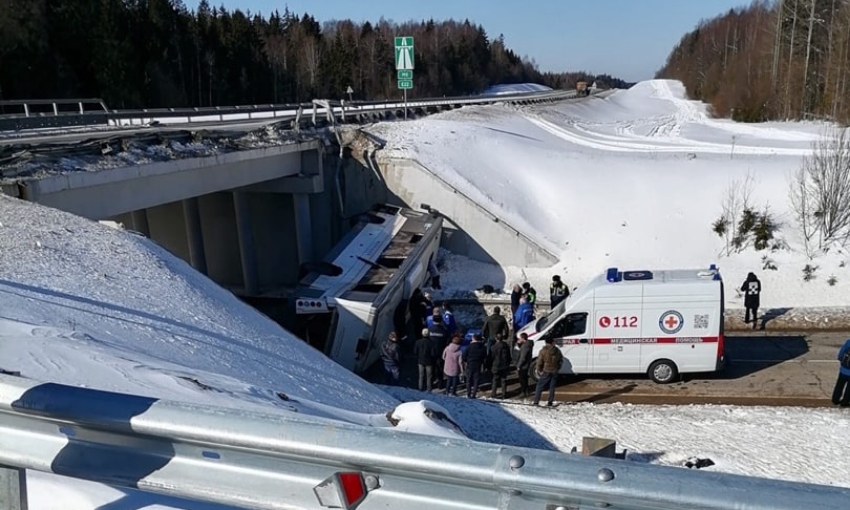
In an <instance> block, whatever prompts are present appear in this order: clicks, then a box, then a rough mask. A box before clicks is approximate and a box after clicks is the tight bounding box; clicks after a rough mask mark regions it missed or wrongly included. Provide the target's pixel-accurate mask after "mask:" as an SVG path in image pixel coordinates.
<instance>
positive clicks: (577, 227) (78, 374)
mask: <svg viewBox="0 0 850 510" xmlns="http://www.w3.org/2000/svg"><path fill="white" fill-rule="evenodd" d="M681 94H682V91H681V89H680V88H677V85H676V84H675V83H669V82H649V83H643V84H640V85H639V86H638V87H636V88H635V89H632V90H629V91H622V92H617V93H615V94H613V95H611V96H610V97H609V98H607V99H590V100H587V101H582V102H581V103H563V104H559V105H550V106H548V107H545V108H543V107H540V108H534V109H524V110H518V109H508V108H504V107H487V108H472V109H463V110H459V111H455V112H451V113H446V114H443V115H440V116H435V117H431V118H426V119H422V120H418V121H414V122H408V123H393V124H382V125H379V126H378V129H379V130H380V131H381V132H382V136H384V137H385V138H387V139H389V140H391V143H392V144H395V145H396V146H397V149H395V150H397V151H399V152H402V153H404V154H409V155H414V156H416V157H418V158H419V159H420V160H422V161H423V163H425V164H426V165H428V166H429V167H431V168H432V170H435V171H439V172H441V173H443V174H444V175H445V176H446V178H447V179H451V180H452V182H454V183H456V184H457V185H458V186H459V187H463V189H465V190H469V192H470V193H477V195H475V196H476V197H477V198H478V199H480V200H481V201H482V202H486V203H487V204H489V205H490V206H491V207H492V208H493V209H494V210H497V211H500V214H502V215H503V216H504V217H505V218H506V219H509V220H510V221H511V222H512V223H514V224H515V225H516V226H517V227H520V228H522V229H524V230H527V231H528V232H530V233H533V234H534V235H536V236H538V238H539V239H540V240H541V242H545V243H547V245H548V246H550V248H551V249H553V250H556V251H557V252H558V253H560V254H562V255H563V258H564V261H563V264H561V265H559V266H558V267H556V268H555V269H557V270H558V271H559V272H560V273H561V274H562V275H565V278H566V279H567V280H568V281H569V283H570V284H571V285H578V284H580V283H583V281H584V280H585V279H587V278H589V277H590V276H591V275H592V274H594V273H596V272H597V271H600V270H602V269H604V268H605V267H607V266H610V265H622V266H624V267H625V266H631V267H638V266H646V267H672V266H684V265H688V266H693V265H707V264H708V263H710V262H718V263H719V264H720V265H721V268H722V269H723V270H724V273H725V275H726V277H727V279H731V280H733V281H736V280H738V279H741V278H743V276H744V275H745V274H746V272H747V271H749V270H752V269H755V270H758V272H759V273H760V274H761V276H762V280H763V281H764V284H765V288H766V293H765V295H764V302H765V304H767V305H768V306H777V305H779V304H784V305H785V306H841V305H844V304H845V303H846V297H844V296H842V295H841V294H839V290H841V289H842V286H843V285H845V280H847V277H848V275H846V273H845V271H847V270H846V269H844V268H842V267H839V264H840V262H841V261H842V260H843V257H844V255H843V254H841V253H835V252H831V253H830V254H829V256H824V257H822V258H821V259H819V260H818V261H817V263H818V264H819V265H820V266H821V271H822V273H820V274H823V275H826V274H829V273H830V272H834V273H835V274H836V275H837V276H838V279H839V282H838V285H836V286H835V287H830V286H828V285H827V284H826V283H825V279H826V278H825V277H821V278H818V279H815V280H814V281H812V282H809V283H806V284H803V282H802V280H801V279H800V278H799V272H800V263H801V261H802V259H801V256H800V254H799V253H798V252H797V251H794V250H791V251H783V252H777V253H775V254H772V255H771V256H772V257H773V258H774V259H775V261H776V265H777V266H778V269H777V270H776V271H769V272H768V271H760V270H759V269H760V267H761V266H760V265H759V264H760V259H761V255H760V254H757V253H755V252H745V253H742V254H736V255H734V256H732V257H723V258H721V257H719V256H718V252H719V249H720V248H721V247H722V246H721V245H720V244H719V242H720V240H719V239H718V238H716V237H714V234H712V233H711V232H710V225H711V223H712V222H713V221H714V219H715V218H716V217H717V216H718V215H719V213H720V208H719V202H720V197H721V196H722V194H723V192H724V191H723V190H724V189H725V187H726V186H727V185H728V183H729V182H730V181H731V180H733V179H736V178H740V176H741V175H744V174H746V173H747V172H748V171H750V172H752V174H753V175H754V178H755V182H756V186H755V192H754V199H756V200H758V201H769V202H770V204H771V208H772V210H775V211H776V212H777V213H779V214H787V200H786V197H787V192H785V189H786V185H785V184H784V179H785V174H787V173H788V172H789V171H791V170H793V169H795V168H796V166H797V165H798V164H799V161H800V158H801V156H802V155H803V154H805V153H806V152H807V150H808V145H809V143H810V142H811V140H813V139H814V138H815V137H817V135H818V132H819V127H818V126H816V125H809V124H788V125H783V124H772V125H767V126H738V125H734V124H731V123H728V122H725V121H716V120H711V119H709V118H707V117H706V116H705V114H704V110H703V108H702V106H701V105H698V104H694V103H691V102H688V101H685V100H683V99H681ZM656 128H657V129H656ZM733 133H734V134H735V136H736V139H735V149H734V152H733V151H732V150H731V149H732V145H731V136H732V134H733ZM725 138H726V139H728V141H727V140H725ZM415 140H418V141H419V142H420V143H417V144H416V145H415V146H414V141H415ZM421 142H429V143H431V145H428V143H421ZM690 155H694V157H691V156H690ZM472 158H475V159H476V164H475V165H469V164H468V163H469V162H470V161H472V160H473V159H472ZM494 176H497V177H498V178H494ZM541 182H543V183H544V184H541ZM788 237H789V244H791V245H792V246H793V239H792V238H791V233H790V231H789V233H788ZM0 253H2V257H0V368H3V369H5V370H19V371H20V372H21V373H22V374H23V375H24V376H26V377H29V378H32V379H36V380H45V381H53V382H58V383H65V384H71V385H77V386H85V387H91V388H97V389H104V390H111V391H118V392H126V393H135V394H141V395H146V396H152V397H158V398H165V399H172V400H179V401H184V402H196V403H202V404H213V405H220V406H225V407H231V408H238V409H246V410H263V411H265V412H279V413H289V412H296V411H297V412H298V413H299V414H300V415H310V416H314V417H315V419H334V420H344V421H348V422H354V423H358V424H362V425H364V426H378V425H380V426H386V420H385V419H384V418H383V416H384V413H386V412H387V411H390V410H392V409H397V411H396V416H400V417H402V418H404V419H403V420H402V424H401V426H402V427H403V428H406V429H407V430H412V431H418V432H424V433H433V434H447V433H448V432H446V430H445V429H444V428H443V427H440V426H439V424H434V423H430V422H427V421H426V420H423V419H421V418H419V417H417V416H416V413H415V412H411V410H414V411H415V410H416V409H418V407H416V404H413V405H412V406H403V407H401V408H398V407H397V406H399V404H400V401H404V402H408V401H412V402H415V401H418V400H420V399H422V398H424V397H425V395H422V394H420V393H417V392H414V391H410V390H405V389H399V388H381V387H375V386H372V385H370V384H368V383H366V382H364V381H362V380H360V379H359V378H357V377H355V376H353V375H352V374H350V373H348V372H347V371H345V370H343V369H340V368H339V367H338V366H336V365H335V364H334V363H332V362H330V361H328V360H327V359H325V358H324V357H323V356H321V355H320V354H319V353H317V352H316V351H314V350H313V349H312V348H310V347H308V346H306V345H305V344H304V343H303V342H301V341H300V340H298V339H296V338H295V337H294V336H292V335H291V334H289V333H287V332H286V331H284V330H282V329H281V328H279V327H278V326H277V325H276V324H274V323H273V322H271V321H270V320H268V319H266V318H265V317H264V316H262V315H261V314H259V313H257V312H256V311H254V310H253V309H251V308H250V307H248V306H246V305H244V304H243V303H241V302H240V301H239V300H237V299H236V298H235V297H233V296H232V295H231V294H229V293H228V292H226V291H225V290H223V289H221V288H219V287H218V286H216V285H215V284H214V283H212V282H211V281H209V280H208V279H206V278H205V277H203V276H201V275H199V274H198V273H196V272H195V271H194V270H192V269H191V267H189V266H188V265H187V264H186V263H184V262H182V261H180V260H178V259H176V258H175V257H173V256H172V255H170V254H169V253H167V252H166V251H165V250H163V249H161V248H159V247H158V246H157V245H155V244H154V243H151V242H150V241H148V240H145V239H143V238H140V237H138V236H136V235H134V234H131V233H128V232H124V231H120V230H117V229H114V228H111V227H108V226H105V225H102V224H98V223H94V222H90V221H88V220H85V219H81V218H78V217H75V216H72V215H69V214H66V213H62V212H59V211H55V210H51V209H47V208H44V207H41V206H38V205H35V204H31V203H24V202H20V201H17V200H14V199H10V198H6V197H3V196H0ZM448 264H449V265H450V266H452V267H450V269H452V271H451V273H450V274H449V275H447V276H446V277H445V278H444V279H445V281H446V282H447V283H449V285H454V286H459V285H460V284H461V283H463V281H464V278H466V280H467V282H468V281H469V280H470V279H471V278H472V277H461V271H465V270H466V269H469V271H470V273H472V272H473V271H478V272H477V273H475V275H476V276H475V278H478V277H479V276H481V277H490V276H492V274H493V273H492V271H493V270H492V268H482V267H480V266H474V267H473V265H472V264H471V263H469V262H465V261H462V260H456V259H450V260H449V261H448ZM465 265H466V266H465ZM755 266H758V267H755ZM465 268H466V269H465ZM551 271H552V270H539V271H528V272H526V273H523V270H522V269H521V268H509V269H507V270H505V271H504V272H502V273H500V274H501V278H503V279H504V282H503V283H504V286H506V287H508V286H509V284H510V283H512V282H513V281H514V280H518V279H520V278H525V276H526V275H527V276H528V277H529V278H531V279H532V281H533V282H534V283H535V284H536V285H537V286H538V288H539V289H541V291H542V290H543V289H545V288H546V283H547V281H548V277H549V274H551ZM452 278H454V279H455V281H451V280H452ZM481 283H495V282H492V281H491V282H478V281H476V282H475V285H480V284H481ZM844 292H845V294H846V289H844ZM730 299H734V297H730ZM205 387H206V388H207V389H204V388H205ZM210 388H211V389H210ZM278 392H281V393H284V394H285V395H286V396H287V397H289V398H290V399H294V400H297V403H293V402H292V401H291V400H290V401H284V400H282V399H281V398H279V397H278V395H277V393H278ZM427 397H428V398H429V399H431V400H433V401H434V402H436V403H437V404H439V405H442V406H444V407H445V408H447V409H448V410H449V411H450V412H451V414H452V416H453V417H454V418H455V419H456V420H457V421H458V423H460V424H461V426H462V427H463V428H464V430H465V432H466V433H467V434H468V435H469V437H471V438H472V439H474V440H479V441H487V442H497V443H504V444H510V445H517V446H529V447H535V448H545V449H556V450H561V451H564V452H569V451H570V450H571V449H572V448H573V447H574V446H579V445H580V444H581V437H582V436H590V435H592V436H603V437H610V438H613V439H616V440H617V441H618V446H619V448H620V449H622V448H626V449H628V451H629V459H630V460H631V461H633V462H650V463H655V464H665V465H674V466H680V465H682V463H683V462H684V461H685V460H687V459H689V458H691V457H703V458H710V459H711V460H712V461H714V462H715V465H714V466H712V467H709V468H707V469H708V470H712V471H723V472H730V473H741V474H750V475H756V476H765V477H772V478H781V479H786V480H796V481H806V482H814V483H820V484H826V485H841V486H846V487H850V481H848V480H847V477H846V476H845V475H846V474H847V473H848V472H850V449H848V448H847V447H846V446H842V445H843V444H844V443H843V441H842V440H841V438H842V437H843V432H846V431H847V430H848V427H849V426H850V414H848V412H847V410H846V409H817V410H812V409H797V408H741V407H732V406H686V407H673V406H630V405H594V404H576V405H561V406H560V407H558V408H556V409H553V410H547V409H534V408H531V407H527V406H521V405H516V404H504V405H502V404H498V403H494V402H486V401H479V402H471V401H468V400H466V399H460V398H453V399H446V398H443V397H441V396H439V395H427ZM28 482H29V502H30V506H29V507H30V509H32V510H55V509H58V508H61V509H63V510H94V509H101V510H102V509H110V510H117V509H122V510H123V509H133V510H141V509H156V510H163V509H172V508H173V509H193V510H221V508H222V507H218V506H213V505H205V504H197V503H191V502H184V501H176V500H174V499H169V498H163V497H158V496H151V495H146V494H140V493H136V492H133V491H127V490H118V489H114V488H111V487H107V486H104V485H100V484H94V483H87V482H79V481H73V480H68V479H64V478H60V477H56V476H53V475H47V474H41V473H34V472H31V473H29V477H28Z"/></svg>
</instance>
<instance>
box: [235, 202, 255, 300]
mask: <svg viewBox="0 0 850 510" xmlns="http://www.w3.org/2000/svg"><path fill="white" fill-rule="evenodd" d="M248 201H249V197H248V196H247V194H246V193H243V192H241V191H234V192H233V212H234V214H235V216H236V237H237V238H238V239H239V258H240V262H241V265H242V280H243V283H244V285H245V293H246V294H248V295H250V296H253V295H256V294H258V293H259V291H260V278H259V274H258V271H257V249H256V246H254V234H253V231H252V227H251V210H250V208H249V202H248Z"/></svg>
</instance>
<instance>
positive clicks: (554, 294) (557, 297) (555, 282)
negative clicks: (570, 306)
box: [549, 275, 570, 308]
mask: <svg viewBox="0 0 850 510" xmlns="http://www.w3.org/2000/svg"><path fill="white" fill-rule="evenodd" d="M568 297H570V289H568V288H567V286H566V285H565V284H564V282H562V281H561V277H560V276H558V275H555V276H553V277H552V283H551V284H550V285H549V302H550V303H551V304H552V308H555V307H556V306H558V303H560V302H561V301H563V300H565V299H567V298H568Z"/></svg>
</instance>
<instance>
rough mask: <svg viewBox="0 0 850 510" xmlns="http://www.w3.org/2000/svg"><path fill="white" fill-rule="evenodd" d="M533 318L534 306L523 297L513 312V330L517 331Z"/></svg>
mask: <svg viewBox="0 0 850 510" xmlns="http://www.w3.org/2000/svg"><path fill="white" fill-rule="evenodd" d="M533 320H534V308H533V307H532V304H531V303H529V302H528V300H527V299H526V298H524V297H522V298H520V300H519V308H517V309H516V313H515V314H514V331H519V330H520V329H522V328H523V327H525V325H526V324H528V323H530V322H531V321H533Z"/></svg>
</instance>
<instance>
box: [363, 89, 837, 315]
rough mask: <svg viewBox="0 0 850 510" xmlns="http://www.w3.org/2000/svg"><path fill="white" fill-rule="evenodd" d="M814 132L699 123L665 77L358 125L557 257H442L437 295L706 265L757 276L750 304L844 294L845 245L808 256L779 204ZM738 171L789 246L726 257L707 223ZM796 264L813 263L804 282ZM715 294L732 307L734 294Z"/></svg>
mask: <svg viewBox="0 0 850 510" xmlns="http://www.w3.org/2000/svg"><path fill="white" fill-rule="evenodd" d="M823 129H824V126H822V125H819V124H815V123H796V122H795V123H790V122H789V123H767V124H738V123H734V122H732V121H728V120H716V119H712V118H710V117H709V116H708V115H707V113H706V107H705V105H703V104H701V103H699V102H695V101H690V100H687V99H685V96H684V88H683V87H682V85H681V83H679V82H673V81H665V80H652V81H648V82H642V83H639V84H638V85H636V86H635V87H633V88H631V89H629V90H622V91H616V92H614V93H612V94H610V95H607V96H605V97H604V98H588V99H585V100H579V101H564V102H561V103H556V104H554V105H545V106H535V107H522V108H518V107H508V106H482V107H469V108H463V109H460V110H454V111H451V112H446V113H442V114H439V115H434V116H430V117H426V118H422V119H419V120H416V121H412V122H407V123H382V124H378V125H376V126H374V127H372V128H370V130H372V131H374V132H375V133H376V134H377V135H378V136H380V137H381V138H383V139H385V140H386V142H387V144H386V149H385V150H386V151H387V152H389V153H390V154H391V155H392V156H396V157H413V158H416V159H418V160H419V161H420V162H421V163H422V164H424V165H425V166H427V167H428V168H430V169H431V170H432V171H434V172H436V173H438V174H440V175H441V176H442V177H443V178H444V179H446V180H447V181H448V182H450V183H452V184H453V185H454V186H456V187H457V188H459V189H461V190H462V191H464V192H465V193H467V194H468V195H469V196H471V197H472V198H473V199H474V200H476V201H478V202H479V203H481V204H482V205H484V206H485V207H487V208H488V209H489V210H490V211H491V212H492V213H494V214H496V215H498V216H500V217H501V218H503V219H504V220H505V221H507V222H508V223H510V224H511V225H513V226H514V227H516V228H517V229H519V230H520V231H522V232H524V233H526V234H527V235H529V236H530V237H532V238H533V239H535V240H536V241H538V242H539V243H541V244H542V245H543V246H545V247H547V248H548V249H549V250H551V251H552V252H553V253H555V254H558V255H559V256H560V257H561V259H562V260H561V262H560V263H559V264H556V265H555V266H554V267H552V268H549V269H542V270H539V269H531V270H530V269H526V268H504V269H500V268H497V267H494V266H488V265H479V264H474V263H471V262H465V261H463V260H461V259H459V258H452V259H451V260H450V261H449V262H450V266H451V268H450V273H449V274H448V275H446V276H445V277H444V279H443V280H444V282H445V287H446V292H447V293H452V292H455V291H458V290H468V289H472V288H479V287H481V286H482V285H483V284H490V285H493V286H494V287H496V288H502V289H504V290H505V291H508V292H509V291H510V287H511V286H512V285H513V284H514V283H516V282H520V283H521V282H522V281H523V280H525V279H529V280H530V281H531V283H532V284H534V285H535V286H536V288H537V289H538V290H539V291H540V292H541V293H545V289H548V284H549V281H550V277H551V275H552V274H554V273H558V274H560V275H561V276H562V278H563V279H564V280H565V281H566V282H567V284H568V285H570V286H572V287H575V286H577V285H581V284H582V283H584V282H586V281H588V280H589V279H590V278H592V277H593V276H595V275H597V274H599V273H600V272H602V271H603V270H605V269H606V268H608V267H620V268H628V269H654V268H675V267H707V266H708V265H709V264H711V263H717V264H718V265H719V266H720V269H721V272H722V273H723V275H724V278H725V279H726V280H727V281H728V282H730V284H731V286H732V287H738V286H740V284H741V282H742V281H743V280H744V278H745V277H746V275H747V273H748V272H749V271H754V272H756V273H757V274H758V275H759V277H760V278H761V280H762V285H763V288H764V293H763V294H762V307H763V308H771V307H777V308H778V307H792V308H793V307H813V308H817V307H843V306H846V305H847V304H848V297H847V296H850V292H849V291H848V283H850V267H848V264H847V263H848V259H850V256H848V252H847V251H846V250H844V249H841V248H838V247H833V249H832V250H830V251H829V253H828V254H819V255H818V256H817V257H815V259H814V260H813V261H809V260H808V259H807V258H806V255H805V253H804V250H803V248H802V244H801V242H800V235H799V233H798V229H797V227H796V222H795V220H794V217H793V215H792V214H791V212H790V199H789V176H790V175H791V174H792V173H793V172H795V171H796V170H797V169H798V168H799V167H800V164H801V162H802V160H803V157H804V156H805V155H807V154H810V153H811V144H812V142H813V141H815V140H817V139H818V137H819V136H820V135H821V133H822V132H823ZM748 176H749V177H748ZM748 178H749V180H750V182H751V188H750V189H751V192H752V193H751V201H750V203H751V205H752V206H753V207H754V208H755V209H756V210H759V211H761V210H763V209H764V208H765V207H768V208H769V210H770V212H771V213H772V214H773V215H774V217H775V218H776V219H777V220H778V221H779V223H780V225H781V226H780V230H779V232H778V234H777V237H778V238H779V239H781V240H783V241H784V242H785V243H786V244H787V245H788V249H782V250H778V251H775V252H772V251H770V250H764V251H756V250H754V249H753V248H751V247H750V248H747V249H745V250H743V251H741V252H740V253H735V252H734V250H733V253H731V254H729V255H728V256H727V253H726V243H725V242H724V240H723V239H722V238H721V237H719V236H718V235H717V234H715V233H714V232H713V231H712V225H713V223H714V222H715V221H716V220H717V219H718V218H720V217H721V215H722V212H723V208H722V205H721V204H722V202H723V201H724V197H725V196H726V195H727V191H728V190H729V188H730V187H731V186H732V185H733V183H734V182H736V181H737V182H739V183H741V184H744V183H746V182H747V180H748ZM432 205H434V206H435V207H437V208H439V204H432ZM767 262H770V264H769V265H771V266H773V267H775V268H776V269H775V270H773V269H765V266H766V265H768V264H767ZM809 263H811V264H812V265H813V266H817V267H818V269H817V270H816V271H815V273H814V278H813V279H812V280H811V281H808V282H806V281H804V280H803V268H804V267H805V266H806V264H809ZM831 277H834V285H830V283H829V280H830V279H831ZM727 300H728V301H727V307H729V308H736V307H742V304H741V298H740V296H739V295H738V294H737V293H735V292H727Z"/></svg>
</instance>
